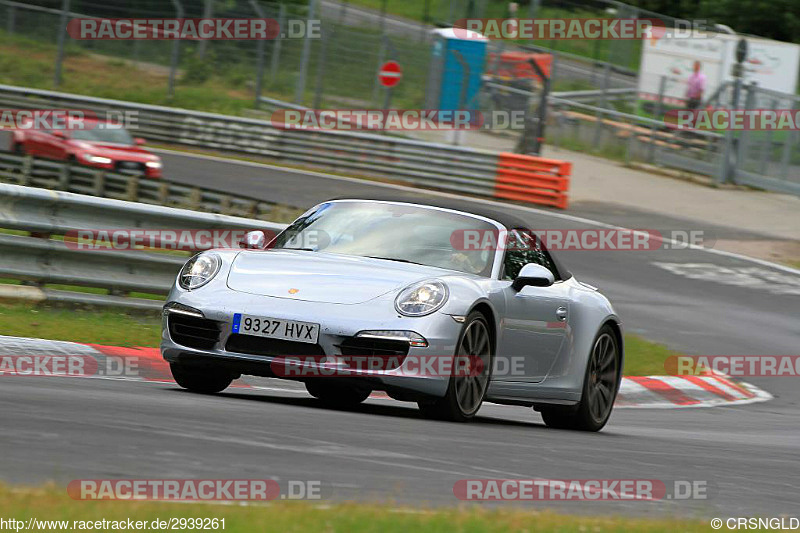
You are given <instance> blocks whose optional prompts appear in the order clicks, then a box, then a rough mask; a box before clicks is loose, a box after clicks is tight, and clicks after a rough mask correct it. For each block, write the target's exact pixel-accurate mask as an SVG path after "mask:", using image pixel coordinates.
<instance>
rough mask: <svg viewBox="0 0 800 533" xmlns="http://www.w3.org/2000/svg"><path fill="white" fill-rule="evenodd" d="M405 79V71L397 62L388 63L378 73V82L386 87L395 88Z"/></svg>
mask: <svg viewBox="0 0 800 533" xmlns="http://www.w3.org/2000/svg"><path fill="white" fill-rule="evenodd" d="M402 77H403V69H401V68H400V63H398V62H397V61H387V62H386V63H384V64H383V65H381V69H380V70H379V71H378V80H379V81H380V82H381V85H383V86H384V87H394V86H395V85H397V84H398V83H399V82H400V78H402Z"/></svg>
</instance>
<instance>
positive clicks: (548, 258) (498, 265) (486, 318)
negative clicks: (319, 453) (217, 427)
mask: <svg viewBox="0 0 800 533" xmlns="http://www.w3.org/2000/svg"><path fill="white" fill-rule="evenodd" d="M532 235H534V236H535V232H533V231H531V230H530V229H529V228H528V227H527V226H526V224H525V223H524V222H523V221H521V220H518V219H516V218H515V217H513V216H509V215H507V214H503V213H495V212H491V211H489V210H485V209H483V208H481V207H474V206H470V207H469V208H467V207H465V206H463V205H459V204H457V203H452V204H447V203H446V202H445V201H442V202H428V201H427V200H426V201H424V202H421V201H419V200H416V199H413V200H412V199H408V200H397V199H396V198H395V199H384V200H381V199H337V200H331V201H328V202H325V203H322V204H320V205H317V206H315V207H313V208H312V209H310V210H308V211H307V212H306V213H304V214H303V215H302V216H301V217H300V218H298V219H297V220H296V221H294V222H293V223H292V224H290V225H289V226H288V227H287V228H286V229H285V230H284V231H282V232H281V233H280V234H278V235H277V236H275V237H274V238H268V237H267V236H266V235H265V234H264V233H263V232H261V231H254V232H250V233H248V234H247V235H246V237H245V238H244V239H243V241H242V242H241V243H240V246H241V248H243V249H241V248H240V249H220V250H210V251H206V252H203V253H200V254H198V255H196V256H195V257H193V258H192V259H190V260H189V261H188V262H187V263H186V265H185V266H184V267H183V269H182V270H181V272H180V273H179V275H178V278H177V280H176V282H175V285H174V287H173V288H172V291H171V292H170V294H169V297H168V299H167V303H166V305H165V306H164V316H163V334H162V341H161V352H162V354H163V357H164V359H166V360H167V361H168V362H169V363H170V367H171V369H172V374H173V376H174V378H175V380H176V382H177V383H178V384H179V385H181V386H182V387H184V388H186V389H189V390H191V391H195V392H201V393H216V392H220V391H222V390H223V389H225V388H226V387H228V386H229V385H230V384H231V382H232V381H233V380H234V379H236V378H238V377H239V376H241V375H243V374H246V375H255V376H266V377H280V378H286V379H293V380H298V381H302V382H304V383H305V386H306V388H307V390H308V392H309V393H310V394H311V395H313V396H314V397H316V398H318V399H319V400H320V401H322V402H326V403H329V404H332V405H338V406H347V405H354V404H357V403H360V402H362V401H364V400H365V399H366V398H367V397H368V396H369V394H370V393H371V392H372V391H376V390H378V391H385V392H386V393H387V394H388V395H389V396H390V397H392V398H394V399H397V400H401V401H411V402H416V403H417V404H418V405H419V408H420V409H421V410H422V412H423V413H424V414H425V415H426V416H431V417H435V418H440V419H448V420H456V421H464V420H469V419H471V418H473V417H474V416H475V415H476V413H477V412H478V410H479V409H480V407H481V405H482V403H483V402H484V401H487V402H493V403H499V404H511V405H524V406H531V407H533V408H534V409H535V410H536V411H539V412H540V413H541V415H542V417H543V419H544V421H545V423H546V424H547V425H548V426H552V427H558V428H570V429H580V430H589V431H597V430H599V429H601V428H602V427H603V426H604V425H605V424H606V422H607V421H608V418H609V416H610V414H611V410H612V408H613V404H614V400H615V398H616V394H617V390H618V388H619V383H620V379H621V376H622V367H623V341H622V331H621V327H620V320H619V318H618V317H617V315H616V314H615V312H614V310H613V309H612V307H611V304H610V303H609V301H608V300H607V299H606V298H605V297H604V296H603V295H602V294H600V293H599V292H598V290H597V289H596V288H594V287H592V286H590V285H586V284H584V283H581V282H579V281H577V280H576V279H575V278H574V277H573V276H572V275H571V274H570V273H569V272H568V271H566V270H565V269H564V267H563V266H562V265H561V264H560V262H559V261H558V260H557V259H556V258H555V257H554V256H553V255H552V254H551V253H550V252H548V250H546V249H545V248H544V247H543V246H542V243H541V241H540V240H539V239H536V238H535V237H534V238H532V237H531V236H532Z"/></svg>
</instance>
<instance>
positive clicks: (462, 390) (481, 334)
mask: <svg viewBox="0 0 800 533" xmlns="http://www.w3.org/2000/svg"><path fill="white" fill-rule="evenodd" d="M456 346H457V348H456V353H455V356H456V357H459V356H461V357H468V358H469V363H470V369H469V374H468V375H466V376H464V375H460V374H461V373H460V372H458V373H453V375H451V376H450V381H449V383H448V384H447V392H446V393H445V395H444V396H443V397H442V398H437V399H436V400H434V401H432V402H418V405H419V409H420V411H422V414H423V415H424V416H425V417H426V418H434V419H437V420H450V421H453V422H466V421H468V420H471V419H473V418H475V415H476V414H477V413H478V410H480V408H481V405H483V399H484V398H485V397H486V391H487V390H488V389H489V382H490V380H491V377H492V351H493V350H492V336H491V334H490V333H489V324H488V322H486V317H485V316H483V313H481V312H480V311H473V312H472V313H470V314H469V316H467V318H466V320H465V321H464V327H462V328H461V334H460V335H459V337H458V343H457V344H456ZM479 361H480V362H479ZM473 365H474V366H473ZM478 365H479V366H478ZM453 366H454V367H456V366H457V365H453Z"/></svg>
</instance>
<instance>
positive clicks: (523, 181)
mask: <svg viewBox="0 0 800 533" xmlns="http://www.w3.org/2000/svg"><path fill="white" fill-rule="evenodd" d="M571 172H572V163H569V162H568V161H559V160H557V159H544V158H542V157H535V156H531V155H519V154H511V153H502V154H498V156H497V171H496V174H495V184H494V196H495V198H503V199H506V200H518V201H520V202H527V203H531V204H541V205H549V206H552V207H558V208H561V209H566V208H567V202H568V198H567V191H568V190H569V175H570V173H571Z"/></svg>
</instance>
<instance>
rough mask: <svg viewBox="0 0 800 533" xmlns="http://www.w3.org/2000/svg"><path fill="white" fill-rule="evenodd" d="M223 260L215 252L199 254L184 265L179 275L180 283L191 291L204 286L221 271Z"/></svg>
mask: <svg viewBox="0 0 800 533" xmlns="http://www.w3.org/2000/svg"><path fill="white" fill-rule="evenodd" d="M221 265H222V260H221V259H220V258H219V256H218V255H214V254H198V255H196V256H194V257H192V258H191V259H189V261H187V262H186V264H185V265H183V268H182V269H181V273H180V274H179V275H178V284H179V285H180V286H181V287H183V288H184V289H186V290H187V291H190V290H192V289H197V288H198V287H202V286H203V285H205V284H206V283H208V282H209V281H211V280H212V279H213V278H214V276H216V275H217V272H219V267H220V266H221Z"/></svg>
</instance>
